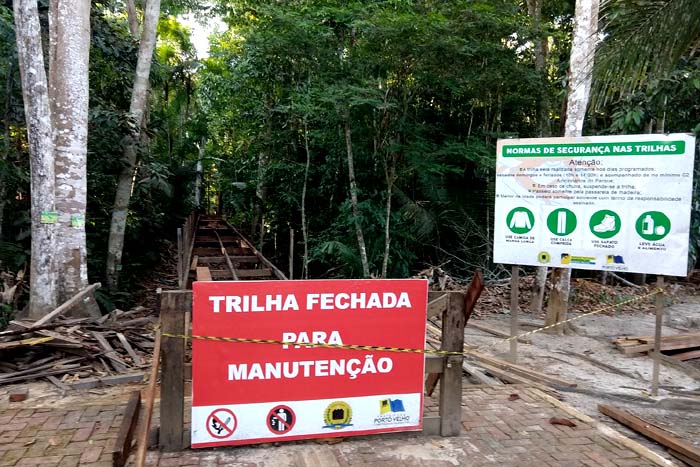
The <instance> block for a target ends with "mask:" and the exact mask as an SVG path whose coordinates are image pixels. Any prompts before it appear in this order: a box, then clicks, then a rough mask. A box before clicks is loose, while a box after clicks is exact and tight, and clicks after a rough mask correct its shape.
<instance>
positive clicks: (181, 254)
mask: <svg viewBox="0 0 700 467" xmlns="http://www.w3.org/2000/svg"><path fill="white" fill-rule="evenodd" d="M183 247H184V245H183V242H182V229H181V228H180V229H177V286H178V289H182V270H183V269H184V267H185V266H184V265H183V264H182V261H183V258H184V257H185V252H184V248H183Z"/></svg>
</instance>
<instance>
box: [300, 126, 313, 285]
mask: <svg viewBox="0 0 700 467" xmlns="http://www.w3.org/2000/svg"><path fill="white" fill-rule="evenodd" d="M304 148H305V149H306V167H305V168H304V186H303V187H302V189H301V234H302V236H303V237H304V259H303V262H302V265H301V278H302V279H308V278H309V237H308V231H307V229H308V227H307V225H306V187H307V186H308V183H309V167H310V166H311V151H310V150H309V129H308V127H307V125H306V121H304Z"/></svg>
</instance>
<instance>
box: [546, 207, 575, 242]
mask: <svg viewBox="0 0 700 467" xmlns="http://www.w3.org/2000/svg"><path fill="white" fill-rule="evenodd" d="M576 224H577V221H576V214H574V213H573V211H571V210H569V209H566V208H559V209H555V210H554V211H552V212H550V213H549V216H547V228H548V229H549V231H550V232H552V233H553V234H554V235H558V236H560V237H563V236H565V235H569V234H570V233H571V232H573V231H574V230H576Z"/></svg>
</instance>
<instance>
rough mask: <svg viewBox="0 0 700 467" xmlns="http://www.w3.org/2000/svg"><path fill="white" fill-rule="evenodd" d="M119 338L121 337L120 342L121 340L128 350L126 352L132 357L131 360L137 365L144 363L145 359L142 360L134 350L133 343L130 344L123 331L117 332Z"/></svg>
mask: <svg viewBox="0 0 700 467" xmlns="http://www.w3.org/2000/svg"><path fill="white" fill-rule="evenodd" d="M117 339H119V342H121V344H122V347H124V350H126V353H128V354H129V357H131V360H132V361H133V362H134V365H136V366H141V365H143V361H141V357H139V355H138V354H137V353H136V352H135V351H134V348H133V347H131V344H129V341H128V340H127V339H126V337H125V336H124V334H122V333H121V332H118V333H117Z"/></svg>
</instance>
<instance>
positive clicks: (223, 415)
mask: <svg viewBox="0 0 700 467" xmlns="http://www.w3.org/2000/svg"><path fill="white" fill-rule="evenodd" d="M237 424H238V422H237V421H236V415H234V413H233V412H232V411H230V410H229V409H216V410H215V411H213V412H212V413H211V414H210V415H209V416H208V417H207V431H208V432H209V434H210V435H212V436H213V437H214V438H217V439H225V438H228V437H230V436H231V435H232V434H233V432H234V431H236V425H237Z"/></svg>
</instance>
